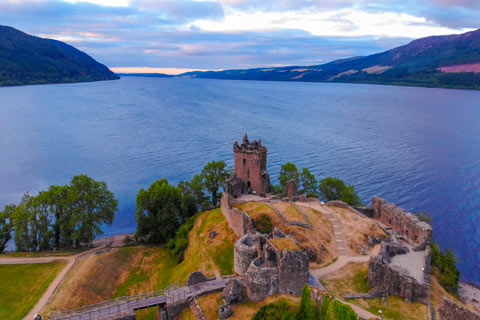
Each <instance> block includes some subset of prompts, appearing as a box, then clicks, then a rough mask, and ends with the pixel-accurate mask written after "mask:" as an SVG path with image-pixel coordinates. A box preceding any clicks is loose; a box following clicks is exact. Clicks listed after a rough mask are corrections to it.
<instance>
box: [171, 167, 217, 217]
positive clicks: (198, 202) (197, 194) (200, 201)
mask: <svg viewBox="0 0 480 320" xmlns="http://www.w3.org/2000/svg"><path fill="white" fill-rule="evenodd" d="M178 187H179V188H180V190H181V191H182V193H183V195H184V197H185V202H186V203H187V207H188V208H189V216H193V215H194V214H195V213H197V212H198V211H201V210H206V209H208V208H209V207H210V205H209V203H208V197H207V196H206V195H205V192H204V191H203V190H204V189H205V187H204V185H203V178H202V176H201V175H199V174H196V175H194V176H193V178H192V179H191V180H190V181H183V180H182V181H180V182H179V183H178Z"/></svg>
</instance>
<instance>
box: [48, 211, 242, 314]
mask: <svg viewBox="0 0 480 320" xmlns="http://www.w3.org/2000/svg"><path fill="white" fill-rule="evenodd" d="M210 231H215V232H216V233H217V235H216V237H215V238H213V239H211V238H210V237H209V234H210ZM235 240H236V236H235V235H234V233H233V232H232V231H231V230H230V228H229V227H228V224H227V222H226V220H225V218H224V216H223V214H222V212H221V211H220V209H216V210H212V211H207V212H204V213H201V214H200V215H199V216H198V217H197V220H196V221H195V225H194V227H193V229H192V230H191V231H190V233H189V246H188V248H187V250H186V251H185V260H184V261H183V262H182V263H180V264H178V263H177V260H176V259H175V258H173V257H171V256H170V254H169V253H168V252H167V250H166V249H164V248H163V247H150V246H143V245H142V246H140V245H139V246H131V247H123V248H118V249H112V250H111V251H110V252H107V253H104V254H100V255H91V256H89V257H87V258H85V259H82V260H81V262H80V263H79V264H78V265H76V266H75V267H74V268H73V270H71V272H69V274H68V275H67V278H66V280H65V282H64V284H63V285H62V287H61V289H60V291H59V292H58V294H57V295H56V296H55V298H54V299H53V301H52V302H51V303H50V305H49V306H48V310H47V313H48V312H49V311H50V310H51V309H52V308H56V309H57V310H64V309H71V308H76V307H80V306H84V305H88V304H92V303H96V302H99V301H102V300H107V299H111V298H114V297H120V296H124V295H132V294H136V293H141V292H148V291H152V290H158V289H162V288H164V287H165V286H167V285H168V284H170V283H172V282H176V281H184V280H186V279H187V277H188V275H189V274H190V273H191V272H194V271H197V270H200V271H203V272H204V273H205V274H207V275H209V276H214V275H220V274H233V244H234V242H235ZM155 313H156V310H154V308H152V309H151V310H144V311H141V312H139V314H138V319H154V317H155Z"/></svg>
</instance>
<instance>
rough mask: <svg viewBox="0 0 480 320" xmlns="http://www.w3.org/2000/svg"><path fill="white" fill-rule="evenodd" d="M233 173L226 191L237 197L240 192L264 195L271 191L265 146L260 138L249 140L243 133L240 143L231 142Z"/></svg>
mask: <svg viewBox="0 0 480 320" xmlns="http://www.w3.org/2000/svg"><path fill="white" fill-rule="evenodd" d="M233 152H234V155H235V156H234V174H233V177H231V178H230V179H229V180H228V181H227V192H228V194H230V195H231V196H232V197H234V198H237V197H238V196H240V195H242V194H249V193H253V194H257V195H260V196H265V194H267V193H269V192H270V191H271V184H270V176H269V175H268V173H267V148H266V147H265V146H262V140H258V141H257V140H254V141H253V142H250V141H249V140H248V136H247V134H246V133H245V135H244V136H243V141H242V144H240V145H239V144H238V142H237V141H235V142H234V143H233Z"/></svg>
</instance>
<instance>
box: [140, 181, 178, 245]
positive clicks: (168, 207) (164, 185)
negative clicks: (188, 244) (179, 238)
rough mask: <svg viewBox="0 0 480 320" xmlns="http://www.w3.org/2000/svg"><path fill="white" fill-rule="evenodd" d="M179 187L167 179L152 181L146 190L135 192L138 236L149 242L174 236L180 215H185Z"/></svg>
mask: <svg viewBox="0 0 480 320" xmlns="http://www.w3.org/2000/svg"><path fill="white" fill-rule="evenodd" d="M185 211H186V206H185V201H184V197H183V194H182V191H181V190H180V188H178V187H175V186H172V185H170V184H169V183H168V180H167V179H159V180H157V181H155V182H154V183H152V185H151V186H150V187H149V188H148V190H144V189H141V190H140V191H139V192H138V194H137V205H136V210H135V213H136V216H135V218H136V220H137V233H136V236H137V237H138V238H143V239H145V240H146V241H147V242H151V243H166V242H167V241H168V240H169V239H171V238H173V237H174V236H175V232H176V230H177V229H178V227H179V226H180V223H181V217H185V216H186V215H187V213H186V212H185Z"/></svg>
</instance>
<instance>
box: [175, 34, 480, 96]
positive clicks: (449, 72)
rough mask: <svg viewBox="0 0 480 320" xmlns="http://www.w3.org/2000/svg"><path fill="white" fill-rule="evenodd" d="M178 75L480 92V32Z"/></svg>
mask: <svg viewBox="0 0 480 320" xmlns="http://www.w3.org/2000/svg"><path fill="white" fill-rule="evenodd" d="M180 76H183V77H195V78H210V79H237V80H275V81H312V82H347V83H371V84H388V85H406V86H424V87H446V88H463V89H480V29H479V30H476V31H472V32H467V33H464V34H460V35H448V36H435V37H427V38H421V39H418V40H414V41H412V42H410V43H409V44H407V45H404V46H401V47H398V48H395V49H392V50H389V51H385V52H382V53H378V54H373V55H370V56H366V57H354V58H350V59H344V60H337V61H333V62H330V63H327V64H323V65H315V66H306V67H303V66H289V67H281V68H258V69H246V70H225V71H216V72H215V71H208V72H188V73H184V74H182V75H180Z"/></svg>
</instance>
